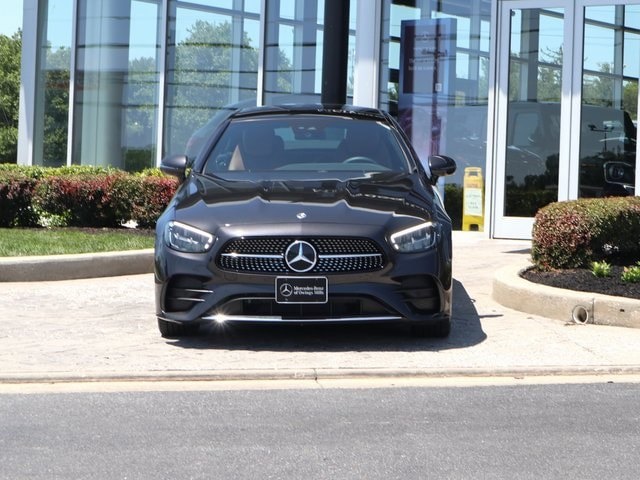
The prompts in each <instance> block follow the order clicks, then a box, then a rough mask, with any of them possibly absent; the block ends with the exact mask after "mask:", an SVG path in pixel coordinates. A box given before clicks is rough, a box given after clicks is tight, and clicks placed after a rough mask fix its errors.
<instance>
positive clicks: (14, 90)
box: [0, 30, 22, 163]
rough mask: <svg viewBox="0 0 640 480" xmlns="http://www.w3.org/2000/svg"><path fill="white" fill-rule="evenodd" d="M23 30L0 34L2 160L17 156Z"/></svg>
mask: <svg viewBox="0 0 640 480" xmlns="http://www.w3.org/2000/svg"><path fill="white" fill-rule="evenodd" d="M21 54H22V31H20V30H18V31H17V32H16V33H14V34H13V35H12V36H11V37H7V36H6V35H0V163H16V161H17V158H18V116H19V107H20V58H21Z"/></svg>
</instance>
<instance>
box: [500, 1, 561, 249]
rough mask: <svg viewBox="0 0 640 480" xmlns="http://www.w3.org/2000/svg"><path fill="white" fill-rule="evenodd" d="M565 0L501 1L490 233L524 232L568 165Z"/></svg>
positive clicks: (556, 193) (556, 192)
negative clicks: (491, 228) (493, 184)
mask: <svg viewBox="0 0 640 480" xmlns="http://www.w3.org/2000/svg"><path fill="white" fill-rule="evenodd" d="M571 3H572V2H571V1H565V2H562V1H555V2H549V1H547V2H545V1H539V0H538V1H532V2H529V1H505V2H502V3H501V4H500V11H499V22H500V23H499V31H500V32H501V35H500V39H499V43H498V45H499V47H498V72H499V74H498V89H497V92H498V94H497V95H498V98H497V112H498V113H497V115H496V120H497V121H496V122H495V128H496V139H497V142H496V147H497V150H496V153H497V155H496V160H497V163H496V169H495V172H496V177H495V178H496V181H495V190H494V191H495V193H496V196H495V202H494V219H495V221H494V225H493V227H494V228H493V236H495V237H499V238H530V237H531V227H532V224H533V217H534V215H535V213H536V211H537V210H538V209H539V208H541V207H543V206H544V205H547V204H548V203H550V202H554V201H556V200H558V198H561V197H562V195H563V194H565V195H566V192H562V191H560V185H561V183H562V181H563V180H564V181H565V184H566V178H563V177H565V175H561V172H567V171H568V159H569V149H568V146H569V145H568V142H561V141H560V139H561V138H569V137H568V134H569V128H570V125H569V122H567V121H566V119H567V118H569V115H568V112H569V110H570V108H571V103H570V96H568V95H566V93H567V92H568V89H567V86H568V85H570V83H571V81H570V78H571V77H570V73H571V72H570V70H569V67H568V66H567V62H566V58H567V53H566V52H567V43H569V44H571V43H572V38H571V37H570V35H569V34H568V32H567V29H566V28H565V25H566V23H567V19H568V18H571V15H572V13H573V11H572V6H571V5H570V4H571Z"/></svg>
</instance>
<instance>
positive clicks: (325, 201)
mask: <svg viewBox="0 0 640 480" xmlns="http://www.w3.org/2000/svg"><path fill="white" fill-rule="evenodd" d="M173 201H174V205H173V206H174V208H175V218H176V219H177V220H179V221H182V222H185V223H188V224H190V225H193V226H196V227H199V228H203V229H206V230H211V229H212V227H214V228H215V225H214V224H217V225H218V226H221V225H225V226H233V225H246V224H257V223H258V224H262V225H265V224H284V223H300V222H301V221H306V222H313V223H327V224H335V223H341V224H360V225H365V224H366V225H384V224H387V223H388V222H389V221H390V219H391V218H395V219H397V218H398V217H407V220H408V221H407V223H415V219H418V220H419V221H428V220H431V219H432V217H433V215H434V195H433V192H432V189H431V186H429V185H427V184H425V183H424V182H423V181H422V180H421V178H420V176H419V175H418V174H397V173H394V174H387V173H384V174H375V175H372V176H369V177H366V178H355V179H347V180H343V179H309V180H258V181H254V180H234V179H226V178H219V177H208V176H203V175H198V174H194V175H192V176H191V177H190V178H189V179H188V180H187V182H186V183H185V184H184V185H183V186H182V187H181V189H180V191H179V192H178V194H177V195H176V197H175V198H174V200H173Z"/></svg>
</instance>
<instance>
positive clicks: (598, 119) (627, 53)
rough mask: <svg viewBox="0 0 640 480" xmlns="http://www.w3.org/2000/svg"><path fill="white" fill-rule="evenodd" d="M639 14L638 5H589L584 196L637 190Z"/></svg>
mask: <svg viewBox="0 0 640 480" xmlns="http://www.w3.org/2000/svg"><path fill="white" fill-rule="evenodd" d="M637 14H638V7H637V6H629V7H625V6H623V5H617V6H613V5H612V6H607V7H602V6H597V7H595V6H594V7H586V8H585V19H586V20H585V34H584V35H585V36H584V59H583V74H582V108H581V122H580V160H579V162H580V170H579V171H580V174H579V190H578V194H579V196H580V197H603V196H612V195H615V196H624V195H630V194H633V193H634V183H635V164H636V149H637V145H636V136H637V135H636V132H637V128H636V125H634V121H636V120H637V111H638V70H639V68H638V62H639V59H638V55H637V52H638V40H639V39H640V36H639V34H640V32H639V31H637V30H636V29H634V28H632V27H630V25H635V24H637V19H638V15H637ZM635 26H636V27H637V26H638V25H635ZM632 50H634V51H633V53H631V52H632Z"/></svg>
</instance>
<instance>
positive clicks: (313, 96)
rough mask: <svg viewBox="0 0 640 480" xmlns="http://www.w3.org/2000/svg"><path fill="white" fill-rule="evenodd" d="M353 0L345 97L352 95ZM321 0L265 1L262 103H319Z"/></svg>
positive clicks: (350, 10) (321, 42)
mask: <svg viewBox="0 0 640 480" xmlns="http://www.w3.org/2000/svg"><path fill="white" fill-rule="evenodd" d="M356 3H357V2H356V0H350V7H349V14H350V15H349V19H350V20H349V57H348V65H347V72H348V75H347V77H348V78H347V96H350V95H352V94H353V93H352V92H353V76H354V75H353V72H354V56H355V13H356V6H357V5H356ZM324 8H325V7H324V1H323V0H305V1H304V2H299V1H295V0H270V1H269V2H267V29H266V30H267V31H266V35H267V38H266V42H265V70H264V76H265V78H264V81H265V87H264V98H263V102H264V103H265V104H272V103H278V102H281V101H289V102H290V101H294V99H295V98H296V97H297V98H298V99H299V101H307V102H308V101H312V102H316V101H320V94H321V88H322V48H323V41H324Z"/></svg>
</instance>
